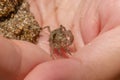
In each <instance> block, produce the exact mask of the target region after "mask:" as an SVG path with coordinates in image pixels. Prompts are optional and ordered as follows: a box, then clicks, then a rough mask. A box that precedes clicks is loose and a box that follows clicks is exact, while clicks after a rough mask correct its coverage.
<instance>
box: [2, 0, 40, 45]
mask: <svg viewBox="0 0 120 80" xmlns="http://www.w3.org/2000/svg"><path fill="white" fill-rule="evenodd" d="M0 13H1V11H0ZM40 30H41V28H40V26H39V24H38V22H37V21H36V20H35V18H34V16H33V14H32V13H31V12H30V10H29V4H28V3H27V2H25V1H24V2H23V3H22V4H21V5H20V6H19V7H18V10H17V12H16V13H12V14H11V15H10V16H9V18H7V17H5V19H4V20H3V21H2V20H1V21H0V34H2V35H3V36H4V37H6V38H9V39H17V40H23V41H29V42H32V43H36V42H37V39H38V37H39V33H40Z"/></svg>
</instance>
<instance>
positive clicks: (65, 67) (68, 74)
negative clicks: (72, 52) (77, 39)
mask: <svg viewBox="0 0 120 80" xmlns="http://www.w3.org/2000/svg"><path fill="white" fill-rule="evenodd" d="M73 65H74V66H73ZM80 68H81V69H80ZM82 69H84V67H83V66H82V65H81V66H80V63H79V62H77V61H75V60H69V59H66V60H64V59H63V60H57V61H52V62H47V63H43V64H41V65H38V66H37V67H36V68H35V69H34V70H33V71H31V72H30V74H28V75H27V77H26V78H25V79H24V80H87V79H85V78H83V77H84V76H85V74H87V73H85V72H83V70H82ZM80 77H81V78H80ZM91 80H92V79H91Z"/></svg>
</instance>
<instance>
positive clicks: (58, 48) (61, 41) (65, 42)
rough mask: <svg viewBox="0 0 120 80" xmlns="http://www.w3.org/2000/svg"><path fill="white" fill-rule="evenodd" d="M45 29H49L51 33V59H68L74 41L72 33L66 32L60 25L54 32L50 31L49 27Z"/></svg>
mask: <svg viewBox="0 0 120 80" xmlns="http://www.w3.org/2000/svg"><path fill="white" fill-rule="evenodd" d="M44 28H48V31H49V32H50V37H49V45H50V54H51V57H52V58H53V59H55V58H56V57H57V56H60V57H68V55H71V52H70V49H69V46H70V45H71V44H72V43H73V40H74V37H73V34H72V32H71V31H70V30H66V28H65V27H64V26H62V25H60V28H58V29H55V30H53V31H51V30H50V27H49V26H46V27H44Z"/></svg>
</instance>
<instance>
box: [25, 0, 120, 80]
mask: <svg viewBox="0 0 120 80" xmlns="http://www.w3.org/2000/svg"><path fill="white" fill-rule="evenodd" d="M31 3H32V4H33V5H35V4H36V5H37V8H35V9H38V10H37V11H38V13H39V12H40V13H39V14H40V15H41V16H42V15H43V16H42V18H41V17H39V20H38V21H40V24H41V25H42V26H44V25H50V26H51V28H52V29H54V28H56V26H57V27H59V25H60V24H62V25H64V26H66V28H67V29H71V30H72V32H73V34H74V38H75V40H74V43H73V46H72V49H73V50H74V52H72V53H73V54H74V56H73V57H71V58H70V59H62V60H55V61H51V62H46V63H43V64H42V65H38V66H37V67H36V68H35V69H34V70H32V71H31V72H30V73H29V74H28V76H27V77H26V78H25V80H34V79H35V80H40V79H41V80H115V79H117V76H119V73H120V70H119V69H120V68H119V67H120V64H119V61H120V58H119V56H120V54H119V51H120V50H119V47H120V44H119V40H120V37H119V34H120V29H119V28H120V27H119V22H120V19H119V13H120V10H119V4H120V1H119V0H117V1H115V0H106V1H104V0H102V1H101V0H76V1H75V0H71V1H69V0H63V1H61V0H52V1H49V0H34V1H31ZM32 4H31V5H32ZM31 10H32V9H31ZM37 19H38V16H37ZM39 44H41V43H39Z"/></svg>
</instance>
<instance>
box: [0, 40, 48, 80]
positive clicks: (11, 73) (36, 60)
mask: <svg viewBox="0 0 120 80" xmlns="http://www.w3.org/2000/svg"><path fill="white" fill-rule="evenodd" d="M0 45H1V49H0V59H1V60H0V74H1V76H0V77H2V78H3V80H8V79H9V80H10V78H11V79H12V80H13V79H15V78H16V76H17V78H19V79H21V80H22V79H23V77H25V75H26V74H27V73H28V72H29V71H30V70H31V69H32V68H34V67H35V66H36V65H37V64H40V63H42V62H45V61H47V60H50V57H49V55H47V54H45V52H44V51H43V50H42V49H40V48H39V47H37V46H35V45H33V44H30V43H27V42H23V41H21V42H20V41H19V42H18V41H10V40H8V39H4V38H0ZM6 76H8V77H6ZM4 78H7V79H4Z"/></svg>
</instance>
